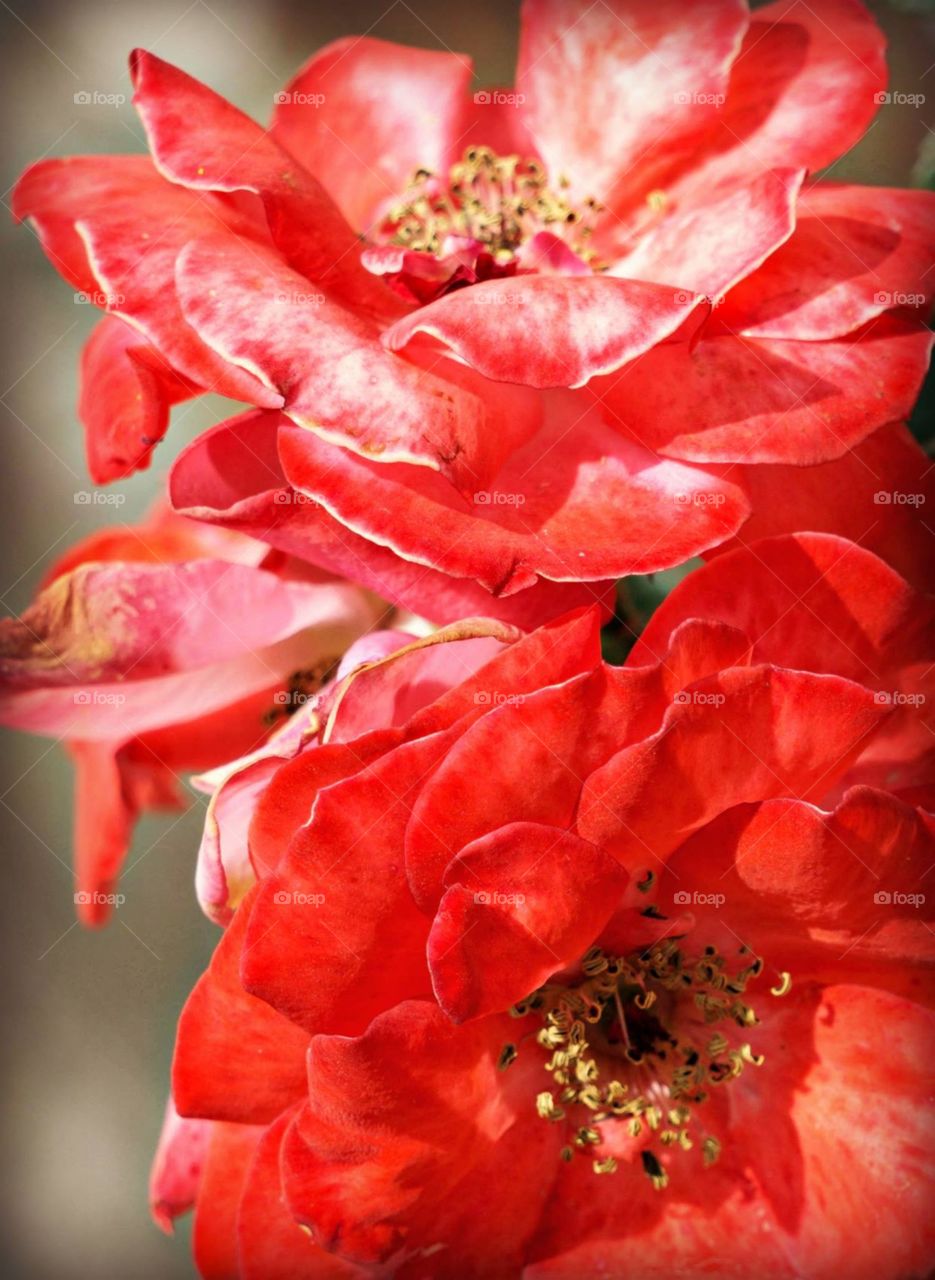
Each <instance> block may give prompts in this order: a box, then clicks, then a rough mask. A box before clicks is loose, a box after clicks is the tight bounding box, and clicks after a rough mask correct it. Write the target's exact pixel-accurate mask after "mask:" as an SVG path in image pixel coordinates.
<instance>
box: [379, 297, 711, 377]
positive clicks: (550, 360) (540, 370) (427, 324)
mask: <svg viewBox="0 0 935 1280" xmlns="http://www.w3.org/2000/svg"><path fill="white" fill-rule="evenodd" d="M627 274H628V275H629V274H631V273H630V272H628V273H627ZM695 306H696V300H695V298H694V297H692V296H690V295H689V294H687V293H681V292H679V291H678V289H673V288H671V287H666V286H665V285H661V284H648V283H646V282H645V281H644V280H639V279H627V280H616V279H614V278H613V277H611V276H607V275H602V276H593V275H591V276H546V275H529V276H512V277H510V278H508V279H502V280H487V281H485V282H483V283H481V284H477V285H474V286H472V287H471V288H470V289H459V290H457V291H456V292H454V293H449V294H446V295H445V296H444V297H442V298H439V299H438V301H436V302H432V303H430V304H429V306H427V307H420V308H419V310H418V311H415V312H413V313H412V315H409V316H404V317H403V318H402V319H401V320H398V321H397V322H396V323H395V324H394V325H393V326H392V327H391V328H390V329H388V330H387V332H386V333H385V335H384V341H385V342H386V345H387V346H388V347H389V348H390V349H391V350H393V351H399V350H401V349H402V348H403V347H405V346H406V344H407V343H408V342H410V341H411V340H412V338H413V337H414V336H415V335H416V334H418V333H427V334H429V335H431V337H433V338H436V339H438V341H439V342H441V343H444V344H445V346H446V347H449V348H450V349H451V350H452V351H454V352H455V354H456V355H458V356H459V357H460V358H461V359H462V360H466V361H467V363H468V364H469V365H471V366H472V367H473V368H475V369H477V370H478V372H480V373H482V374H484V375H485V376H486V377H488V378H493V379H494V380H495V381H497V382H518V383H522V384H523V385H524V386H529V387H542V388H544V387H580V386H582V385H583V384H584V383H586V382H587V381H588V380H589V379H590V378H593V377H595V376H597V375H598V374H603V373H612V372H613V371H614V370H615V369H619V368H620V366H621V365H623V364H626V363H627V362H628V361H630V360H634V359H635V358H636V357H637V356H640V355H642V354H643V353H644V352H645V351H648V350H649V349H650V348H651V347H653V346H655V345H656V343H658V342H662V341H663V340H664V339H665V338H668V337H670V336H671V335H672V334H673V333H674V332H675V331H676V329H678V327H679V326H680V325H681V324H682V322H683V321H684V320H685V319H686V318H687V317H688V316H689V315H690V314H691V312H692V310H693V309H694V308H695Z"/></svg>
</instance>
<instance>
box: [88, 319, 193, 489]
mask: <svg viewBox="0 0 935 1280" xmlns="http://www.w3.org/2000/svg"><path fill="white" fill-rule="evenodd" d="M198 391H199V388H197V387H196V386H195V385H194V384H193V383H191V382H188V381H187V380H186V379H184V378H180V377H179V376H178V375H177V374H175V373H173V372H172V370H171V369H170V368H169V366H168V365H166V363H165V362H164V361H163V360H162V358H161V356H160V355H159V352H158V351H157V350H156V348H155V347H152V346H150V345H149V344H148V343H146V342H144V341H143V340H142V338H141V336H140V334H139V331H138V330H136V329H133V328H131V327H130V326H129V325H127V324H125V323H124V322H123V321H121V320H118V319H116V317H111V316H108V317H107V318H106V319H104V320H102V321H101V323H100V324H99V325H98V326H97V328H96V329H95V330H94V332H93V333H92V334H91V337H90V338H89V339H88V341H87V343H86V344H85V348H84V351H83V352H82V355H81V395H80V399H79V402H78V417H79V418H80V419H81V422H82V424H83V425H84V429H85V450H86V453H87V459H88V472H89V474H90V476H91V479H92V480H93V481H94V483H95V484H108V483H109V482H110V481H111V480H122V479H124V478H125V477H126V476H128V475H131V474H132V473H133V472H134V471H140V470H144V469H145V468H146V467H148V466H149V464H150V461H151V455H152V451H153V449H154V448H155V447H156V445H157V444H158V443H159V441H160V440H161V439H162V437H163V436H164V435H165V433H166V427H167V426H168V425H169V409H170V407H171V406H172V405H173V404H178V403H179V402H180V401H182V400H187V399H188V397H189V396H193V395H197V394H198Z"/></svg>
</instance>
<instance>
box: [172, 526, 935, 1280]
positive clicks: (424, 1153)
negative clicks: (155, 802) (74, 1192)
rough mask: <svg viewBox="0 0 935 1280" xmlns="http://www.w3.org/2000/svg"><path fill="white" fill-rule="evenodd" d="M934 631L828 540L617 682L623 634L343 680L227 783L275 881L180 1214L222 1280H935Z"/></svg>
mask: <svg viewBox="0 0 935 1280" xmlns="http://www.w3.org/2000/svg"><path fill="white" fill-rule="evenodd" d="M930 629H931V611H930V608H929V606H927V605H924V604H923V603H922V602H921V601H920V599H919V597H918V596H916V595H915V593H914V592H913V590H912V589H911V588H910V587H909V586H908V585H907V584H906V583H905V581H903V580H902V579H901V578H899V577H898V575H896V574H895V573H894V572H893V571H892V570H890V569H889V568H887V567H886V566H885V565H884V564H882V562H880V561H879V560H878V559H876V558H875V557H874V556H873V555H872V554H870V553H869V552H867V551H865V550H862V549H861V548H859V547H857V546H855V545H854V544H853V543H848V542H845V541H843V540H841V539H838V538H834V537H828V536H824V535H814V534H800V535H796V536H794V537H785V538H777V539H773V540H768V541H764V542H761V543H758V544H757V545H756V546H754V547H753V548H751V549H749V550H747V549H741V550H736V551H734V552H731V553H728V554H726V555H725V556H723V557H721V558H719V559H718V561H716V562H715V563H714V564H712V565H710V566H707V567H706V568H704V569H702V570H699V571H698V572H697V573H695V574H693V575H692V576H690V577H689V578H688V579H687V580H686V581H685V582H684V583H683V584H682V585H681V586H680V587H679V588H677V589H676V590H675V592H673V593H672V595H671V596H670V597H669V598H668V599H667V601H666V602H665V604H664V605H663V606H662V608H661V609H660V610H659V611H658V612H657V614H656V615H655V616H654V618H653V620H652V622H651V623H650V625H649V627H648V628H647V630H646V632H645V633H644V635H643V636H642V637H641V639H640V641H639V643H638V645H637V647H636V649H635V650H634V652H633V653H632V655H631V657H630V659H629V660H628V662H627V665H626V666H624V667H622V668H611V667H608V666H606V665H604V664H602V663H601V661H600V659H599V653H598V648H597V633H596V628H595V617H594V613H593V611H592V612H590V613H579V614H576V615H572V616H570V617H568V618H567V619H565V620H563V621H560V622H557V623H552V624H549V625H548V626H546V627H544V628H542V629H540V630H539V631H536V632H534V633H532V634H530V635H527V636H521V635H518V634H516V633H513V632H511V631H510V630H509V629H507V628H504V627H503V626H502V625H500V624H483V625H481V624H462V625H461V626H460V628H457V629H449V630H447V631H443V632H441V633H438V634H437V635H434V636H432V637H430V638H428V639H426V640H423V641H417V642H414V643H412V644H411V645H409V646H405V647H402V648H397V649H394V650H393V651H392V652H391V653H389V655H388V656H385V657H382V658H378V659H377V660H376V661H373V662H371V663H370V664H365V665H363V666H360V667H357V668H356V670H354V671H352V672H350V673H349V674H348V675H347V676H346V677H345V678H344V679H343V680H342V681H341V682H340V683H339V684H338V685H337V686H335V687H334V689H333V690H332V691H331V693H330V695H329V699H328V705H327V708H326V707H324V706H320V707H318V708H317V709H316V711H317V713H318V716H319V720H320V719H321V718H322V714H323V713H325V714H326V719H325V727H324V729H323V730H320V731H316V729H315V726H314V725H312V724H310V726H309V729H310V733H309V736H308V737H307V738H306V741H305V743H304V746H303V749H301V750H298V751H296V752H293V753H292V754H291V755H290V756H289V758H288V759H284V760H282V761H280V762H278V763H276V764H275V765H274V766H272V767H269V770H268V772H267V773H266V774H265V776H264V778H263V780H262V781H263V785H262V786H261V787H258V788H257V790H256V792H253V791H250V790H249V786H250V784H251V782H255V781H256V779H255V778H252V779H251V777H250V776H249V775H248V776H247V777H246V778H244V777H238V776H237V775H235V776H234V777H232V779H231V780H230V781H229V782H228V783H227V784H226V786H227V788H228V789H229V790H230V793H231V794H230V796H229V797H228V799H229V800H230V805H231V808H230V812H231V813H235V812H236V811H237V805H236V803H235V801H236V797H237V795H238V794H239V795H240V797H241V799H246V800H247V801H248V804H249V809H250V811H251V817H250V823H249V837H248V841H247V843H248V856H249V860H250V866H251V869H252V873H253V875H254V877H255V878H256V880H257V883H256V884H255V885H254V887H253V888H252V889H250V891H249V893H248V894H247V896H246V898H245V899H244V900H243V901H242V903H241V905H240V906H239V907H238V909H237V910H236V911H235V913H234V915H233V919H232V922H231V924H230V926H229V928H228V929H227V931H226V932H225V934H224V936H223V937H222V939H221V941H220V943H219V945H218V947H217V950H216V952H215V955H214V957H213V960H212V962H211V966H210V968H209V970H208V971H207V973H206V974H205V975H204V976H203V977H202V979H201V980H200V981H199V983H198V985H197V986H196V988H195V990H194V992H193V993H192V995H191V996H190V998H189V1001H188V1003H187V1005H186V1007H185V1010H184V1012H183V1014H182V1017H181V1021H180V1025H179V1032H178V1041H177V1047H176V1056H175V1065H174V1071H173V1094H174V1098H175V1104H176V1105H177V1107H178V1110H179V1112H180V1113H181V1114H182V1115H184V1116H186V1117H189V1119H188V1120H186V1121H185V1122H184V1123H183V1124H182V1126H181V1129H180V1130H178V1131H177V1128H176V1126H177V1122H176V1121H173V1124H172V1128H171V1130H170V1132H169V1133H168V1134H167V1138H166V1143H165V1145H164V1148H163V1151H162V1154H161V1156H160V1161H159V1165H158V1168H157V1176H156V1183H157V1186H156V1189H155V1191H154V1199H155V1201H156V1204H157V1206H159V1212H160V1214H161V1215H162V1216H163V1217H165V1216H171V1215H172V1214H173V1213H175V1212H177V1211H181V1210H182V1209H183V1208H184V1207H186V1206H187V1205H188V1204H190V1203H191V1202H192V1200H193V1199H195V1198H196V1197H197V1209H196V1228H195V1242H196V1255H197V1258H198V1262H199V1266H200V1268H201V1270H202V1274H204V1275H205V1276H212V1277H214V1276H225V1277H229V1276H250V1277H255V1278H256V1280H271V1278H272V1277H280V1276H286V1275H288V1276H290V1277H299V1276H306V1275H307V1276H318V1275H336V1276H354V1275H361V1276H363V1275H364V1274H374V1272H373V1271H372V1270H368V1268H374V1267H375V1268H376V1274H392V1275H399V1276H405V1277H433V1278H446V1277H459V1278H460V1277H471V1276H476V1277H484V1278H487V1277H491V1276H503V1277H508V1276H516V1275H520V1274H522V1275H524V1276H530V1277H538V1276H551V1275H556V1276H568V1277H572V1276H581V1275H609V1276H623V1275H627V1276H639V1277H650V1276H656V1277H659V1278H660V1280H661V1278H662V1277H668V1276H671V1275H681V1276H696V1275H702V1274H705V1275H708V1274H712V1273H713V1271H714V1270H717V1272H718V1274H730V1275H738V1276H741V1275H742V1276H748V1275H764V1276H777V1277H790V1278H791V1277H793V1276H806V1277H827V1278H828V1280H832V1278H833V1277H837V1276H840V1275H842V1274H847V1275H849V1276H855V1277H865V1278H866V1280H871V1278H873V1280H876V1278H878V1277H881V1276H893V1277H901V1276H909V1275H920V1274H924V1273H925V1272H926V1270H927V1267H928V1266H929V1265H930V1262H931V1256H930V1253H931V1248H932V1243H933V1240H932V1232H931V1226H930V1223H931V1215H930V1213H929V1211H928V1208H927V1198H928V1191H927V1188H928V1185H929V1183H928V1182H927V1178H929V1177H930V1176H931V1151H932V1137H933V1136H935V1135H933V1134H932V1132H931V1120H930V1119H927V1113H926V1111H925V1109H924V1108H925V1099H926V1096H927V1091H928V1089H929V1088H930V1064H931V1055H932V1050H933V1048H935V1044H933V1035H932V1017H931V1014H930V1013H929V1011H928V1008H927V1002H928V998H929V996H930V989H927V988H926V986H925V984H924V982H923V979H922V964H923V962H924V961H926V960H927V959H929V958H930V957H931V956H932V950H933V948H932V936H933V930H932V929H931V928H930V924H931V915H932V913H931V895H930V894H929V895H928V897H929V899H930V901H929V903H928V904H926V903H925V901H924V894H923V892H922V886H921V879H922V876H923V875H924V874H925V872H926V871H927V870H928V869H929V868H930V867H931V865H932V860H933V854H935V828H933V825H932V819H931V817H930V816H928V815H926V813H925V811H924V810H923V809H922V808H917V807H915V806H916V805H917V804H919V802H921V801H924V800H926V799H927V800H928V801H929V803H931V799H932V795H931V789H930V787H928V788H926V786H925V785H924V784H925V783H926V781H927V780H928V779H930V776H931V768H930V765H931V755H932V749H931V729H930V723H929V724H928V725H927V722H930V720H931V712H930V709H929V708H930V703H928V702H926V694H927V693H930V692H931V672H932V665H931V652H930V639H929V637H930ZM927 646H928V647H927ZM387 647H388V648H389V647H390V646H389V645H388V646H387ZM268 763H269V762H268V761H267V765H268ZM223 790H224V788H222V791H223ZM218 811H219V812H224V811H225V810H224V809H223V806H222V807H221V808H219V810H218ZM238 825H239V824H238V822H237V821H235V822H234V828H235V829H236V828H237V827H238ZM223 840H224V821H223V820H222V823H221V843H222V845H223ZM511 1014H512V1016H511ZM205 1124H207V1125H208V1126H209V1127H207V1128H205V1127H204V1125H205ZM190 1125H191V1126H194V1127H193V1128H189V1126H190ZM193 1140H195V1141H198V1142H202V1141H203V1142H205V1143H206V1144H207V1157H206V1161H205V1163H204V1167H203V1169H200V1174H199V1176H198V1177H195V1176H192V1177H190V1178H188V1180H187V1181H186V1180H185V1179H182V1180H181V1183H180V1181H179V1178H178V1177H175V1175H177V1174H179V1172H180V1170H181V1168H182V1164H181V1160H182V1157H181V1156H180V1157H179V1158H178V1159H175V1158H174V1157H173V1151H174V1150H175V1148H176V1146H178V1147H179V1150H180V1151H181V1150H185V1149H186V1146H187V1144H189V1143H190V1142H191V1141H193ZM173 1187H174V1190H173ZM160 1188H162V1189H161V1190H160ZM180 1188H181V1189H180ZM301 1228H305V1230H303V1229H301Z"/></svg>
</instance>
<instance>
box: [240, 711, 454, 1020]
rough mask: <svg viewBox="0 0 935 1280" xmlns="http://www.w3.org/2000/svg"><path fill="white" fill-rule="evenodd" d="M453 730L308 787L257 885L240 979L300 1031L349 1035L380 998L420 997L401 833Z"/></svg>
mask: <svg viewBox="0 0 935 1280" xmlns="http://www.w3.org/2000/svg"><path fill="white" fill-rule="evenodd" d="M460 731H461V730H460V727H459V726H455V727H454V728H453V729H450V730H448V732H447V733H439V734H434V735H432V736H431V737H429V738H420V739H418V740H417V741H415V742H412V743H408V744H406V745H404V746H401V747H399V748H397V750H395V751H392V752H389V753H388V754H386V755H382V756H380V757H379V758H378V759H377V760H376V761H375V762H374V763H372V764H370V765H368V766H367V767H366V768H364V769H362V770H361V771H360V772H359V773H356V774H354V775H353V776H352V777H350V778H348V779H347V780H346V781H344V782H341V783H338V784H337V785H335V786H331V787H328V788H327V789H326V790H324V791H322V792H320V793H319V796H318V799H317V801H316V804H315V808H314V812H313V814H312V818H311V821H310V822H309V824H308V825H307V826H306V827H303V828H301V829H300V830H299V831H298V832H297V833H296V836H295V838H294V839H293V841H292V843H291V845H290V846H289V849H288V851H287V853H286V854H285V857H284V858H283V859H282V861H281V862H280V864H279V867H278V869H277V870H276V871H275V872H274V873H273V874H272V875H271V876H269V877H268V878H267V879H266V880H265V881H264V882H263V883H262V885H260V887H259V889H258V891H257V898H256V902H255V905H254V906H253V909H252V913H251V919H250V924H249V928H248V931H247V938H246V947H245V950H244V955H243V979H244V985H245V986H246V987H247V989H248V990H249V991H251V992H253V993H254V994H256V995H258V996H260V997H262V999H263V1000H265V1001H268V1002H269V1004H271V1005H272V1006H273V1007H274V1008H276V1009H278V1010H279V1011H280V1012H281V1013H282V1014H284V1015H285V1016H286V1017H288V1018H289V1019H291V1020H292V1021H293V1022H295V1023H297V1024H299V1025H300V1026H303V1027H304V1028H306V1030H307V1031H309V1032H310V1033H311V1034H314V1033H316V1032H329V1033H330V1032H334V1033H336V1034H345V1035H346V1034H357V1033H359V1032H360V1031H362V1030H363V1028H364V1027H365V1026H366V1025H367V1023H368V1021H369V1020H370V1018H372V1017H374V1016H375V1015H376V1014H377V1013H378V1012H379V1011H380V1010H381V1009H384V1008H386V1007H387V1005H388V1004H395V1003H396V1002H397V1001H399V1000H404V999H408V998H419V997H427V996H428V995H430V993H431V983H430V981H429V973H428V968H427V965H426V962H425V955H424V940H425V938H426V937H427V936H428V931H429V921H428V920H427V919H426V918H425V917H424V916H423V915H422V914H421V912H420V911H419V910H418V909H417V907H416V906H415V904H414V902H413V901H412V897H411V895H410V893H409V887H408V885H407V883H406V878H405V876H404V875H403V866H402V862H403V837H404V834H405V830H406V823H407V821H408V819H409V814H410V812H411V808H412V804H413V802H414V801H415V799H416V797H417V796H418V794H419V791H420V790H421V787H422V785H423V783H424V781H425V779H426V777H427V776H428V775H429V774H430V773H431V771H432V770H433V769H434V768H435V767H436V766H437V765H438V763H439V761H440V760H442V759H444V757H445V755H446V753H447V752H448V751H449V750H450V747H451V744H452V742H453V741H454V739H455V738H456V737H457V736H458V734H459V733H460ZM420 944H421V945H420ZM336 957H337V960H336ZM352 992H353V999H350V998H349V996H350V994H351V993H352Z"/></svg>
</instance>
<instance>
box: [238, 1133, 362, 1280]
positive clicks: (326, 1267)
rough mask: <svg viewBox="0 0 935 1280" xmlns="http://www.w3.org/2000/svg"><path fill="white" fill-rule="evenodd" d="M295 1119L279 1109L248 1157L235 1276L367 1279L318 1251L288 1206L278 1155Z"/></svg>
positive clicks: (295, 1279)
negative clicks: (277, 1116) (281, 1112)
mask: <svg viewBox="0 0 935 1280" xmlns="http://www.w3.org/2000/svg"><path fill="white" fill-rule="evenodd" d="M294 1117H295V1112H294V1110H291V1111H285V1112H283V1114H282V1115H281V1116H280V1117H279V1118H278V1119H277V1120H275V1121H274V1122H273V1123H272V1124H271V1125H270V1126H269V1128H268V1129H267V1130H266V1131H265V1132H264V1134H263V1137H262V1138H261V1139H260V1142H259V1143H258V1144H257V1147H256V1150H255V1153H254V1155H253V1158H252V1159H251V1161H250V1164H249V1167H248V1170H247V1176H246V1179H245V1181H244V1185H243V1192H242V1194H241V1197H240V1207H239V1211H238V1214H237V1280H358V1278H359V1280H365V1278H366V1276H368V1275H369V1274H370V1273H369V1272H365V1271H363V1270H361V1269H360V1268H359V1267H355V1266H354V1265H353V1264H352V1263H349V1262H342V1261H341V1259H340V1258H336V1257H334V1255H333V1254H330V1253H325V1251H324V1250H323V1249H319V1248H318V1246H317V1245H316V1244H315V1243H314V1242H313V1240H312V1239H311V1237H310V1235H309V1232H308V1229H307V1228H303V1227H301V1226H300V1225H299V1223H298V1222H296V1220H295V1218H293V1217H292V1215H291V1214H290V1212H289V1210H288V1207H287V1205H286V1202H285V1197H284V1195H283V1189H282V1180H281V1178H280V1172H279V1158H280V1152H281V1149H282V1143H283V1138H284V1136H285V1134H286V1132H287V1131H288V1129H289V1127H290V1126H291V1124H292V1122H293V1120H294Z"/></svg>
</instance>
